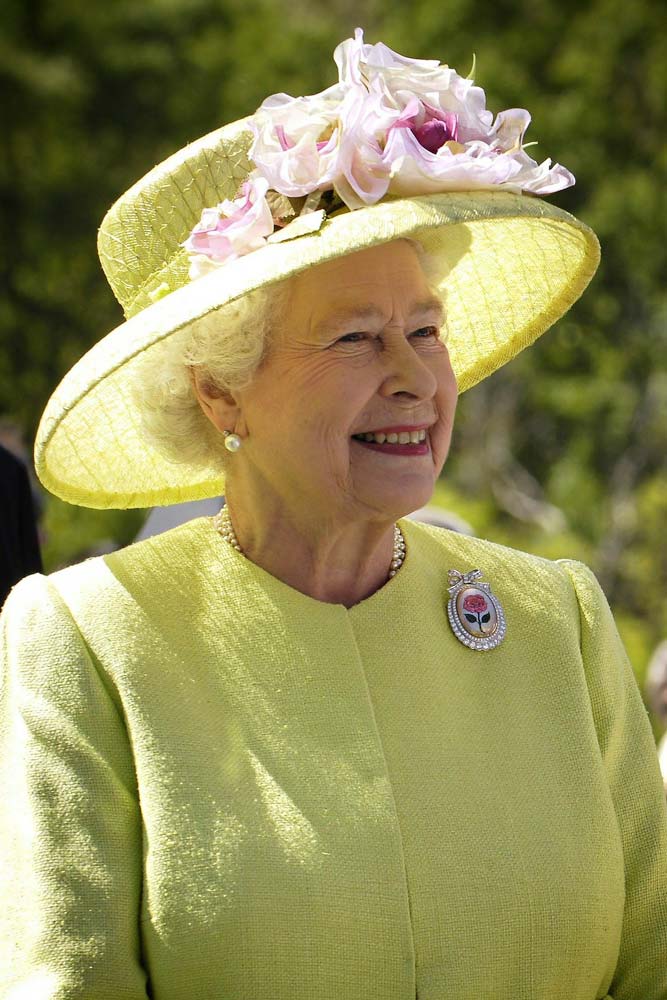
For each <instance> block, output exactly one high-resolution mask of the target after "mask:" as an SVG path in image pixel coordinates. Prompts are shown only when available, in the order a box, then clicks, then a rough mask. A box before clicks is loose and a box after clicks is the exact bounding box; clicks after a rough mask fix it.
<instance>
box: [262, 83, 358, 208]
mask: <svg viewBox="0 0 667 1000" xmlns="http://www.w3.org/2000/svg"><path fill="white" fill-rule="evenodd" d="M344 96H345V94H344V91H343V90H342V89H341V88H340V87H338V86H336V87H330V88H329V90H325V91H323V92H322V93H321V94H316V95H315V96H314V97H290V96H289V95H288V94H274V95H273V96H272V97H268V98H267V99H266V100H265V101H264V102H263V104H262V105H261V106H260V107H259V109H258V110H257V111H256V113H255V114H254V115H253V117H252V119H251V120H250V123H249V124H250V128H251V129H252V132H253V134H254V136H255V139H254V142H253V144H252V146H251V148H250V151H249V154H248V155H249V157H250V159H251V160H252V161H253V162H254V163H255V165H256V166H257V168H258V170H259V171H260V172H261V174H262V176H263V177H265V178H266V179H267V181H268V183H269V187H271V188H273V190H274V191H279V192H280V193H281V194H284V195H287V196H288V197H290V198H299V197H301V196H303V195H307V194H310V193H311V192H313V191H318V190H319V191H325V190H327V189H330V188H331V187H332V185H333V181H334V178H335V176H336V161H337V157H338V145H339V143H338V138H339V109H340V105H341V101H342V100H343V99H344Z"/></svg>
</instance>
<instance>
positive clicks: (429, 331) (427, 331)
mask: <svg viewBox="0 0 667 1000" xmlns="http://www.w3.org/2000/svg"><path fill="white" fill-rule="evenodd" d="M438 332H439V331H438V328H437V326H421V327H420V328H419V329H418V330H415V331H414V332H413V333H411V334H410V336H411V337H418V338H419V339H420V340H424V339H427V338H428V337H437V336H438Z"/></svg>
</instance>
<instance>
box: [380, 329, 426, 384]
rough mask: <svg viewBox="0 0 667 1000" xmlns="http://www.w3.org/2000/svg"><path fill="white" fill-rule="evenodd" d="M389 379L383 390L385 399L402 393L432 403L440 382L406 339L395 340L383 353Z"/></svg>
mask: <svg viewBox="0 0 667 1000" xmlns="http://www.w3.org/2000/svg"><path fill="white" fill-rule="evenodd" d="M382 355H383V361H384V365H385V370H386V378H385V380H384V382H383V383H382V388H381V390H380V392H381V394H382V395H386V396H396V395H398V394H400V393H406V394H407V395H409V396H411V397H413V398H415V399H432V398H433V396H434V395H435V393H436V389H437V387H438V383H437V379H436V377H435V375H434V373H433V372H432V371H431V368H430V367H429V365H428V363H427V362H426V361H425V360H424V358H423V357H421V356H420V355H419V353H418V352H417V351H416V350H415V348H414V346H413V344H412V343H411V341H410V340H409V339H408V338H407V337H405V336H401V337H400V338H395V339H394V338H392V341H391V342H390V343H387V342H386V343H385V345H384V351H383V352H382Z"/></svg>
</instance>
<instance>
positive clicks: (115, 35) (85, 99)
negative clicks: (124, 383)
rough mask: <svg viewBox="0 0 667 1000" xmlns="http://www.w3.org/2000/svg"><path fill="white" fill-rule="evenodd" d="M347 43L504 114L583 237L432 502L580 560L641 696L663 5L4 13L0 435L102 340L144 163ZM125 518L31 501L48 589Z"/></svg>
mask: <svg viewBox="0 0 667 1000" xmlns="http://www.w3.org/2000/svg"><path fill="white" fill-rule="evenodd" d="M357 24H360V25H362V26H363V27H364V29H365V32H366V39H367V40H368V41H377V40H380V39H381V40H383V41H385V42H386V43H387V44H389V45H390V46H391V47H393V48H395V49H397V50H398V51H400V52H402V53H404V54H406V55H410V56H413V57H428V58H433V57H436V58H439V59H440V60H441V61H442V62H447V63H449V64H450V65H452V66H455V67H457V69H458V70H459V72H461V73H463V74H465V73H467V71H468V68H469V67H470V64H471V60H472V54H473V52H474V53H476V56H477V71H476V82H477V83H479V84H480V85H481V86H482V87H484V89H485V90H486V92H487V99H488V106H489V107H490V108H491V109H492V110H493V111H498V110H500V109H502V108H509V107H527V108H529V109H530V111H531V113H532V115H533V125H532V126H531V130H530V132H529V135H528V139H529V140H533V139H537V140H539V146H538V147H536V150H535V151H534V153H533V155H535V156H536V157H538V158H540V159H541V158H544V157H545V156H547V155H551V156H552V157H553V158H554V159H557V160H560V161H562V162H564V163H565V164H566V165H567V166H568V167H570V168H571V169H572V170H573V172H574V173H575V175H576V177H577V185H576V187H575V188H573V189H571V190H569V191H566V192H562V193H560V194H559V195H557V196H554V199H553V200H554V201H556V202H557V203H558V204H559V205H561V206H562V207H563V208H565V209H567V210H569V211H572V212H574V213H575V214H577V215H579V216H580V217H581V218H582V219H584V220H585V221H586V222H588V223H589V224H590V225H591V226H593V228H594V229H595V230H596V231H597V233H598V234H599V236H600V239H601V241H602V245H603V263H602V266H601V269H600V272H599V274H598V276H597V277H596V279H595V280H594V283H593V284H592V286H591V288H590V289H589V291H588V292H587V294H586V295H585V296H584V298H583V299H582V300H581V302H580V303H578V304H577V306H576V307H575V308H574V309H573V310H572V311H571V312H570V313H569V315H568V316H567V317H565V318H564V319H563V320H562V321H561V322H560V324H559V325H558V326H557V327H555V328H554V329H553V330H552V331H550V332H549V333H548V334H547V335H546V336H545V337H543V338H542V340H541V341H540V342H539V343H538V344H537V345H536V346H535V347H534V348H532V349H531V350H530V351H528V352H526V353H525V354H523V355H521V356H520V357H519V358H517V359H516V361H514V362H513V363H512V364H510V365H508V366H507V367H506V368H505V369H503V370H502V371H501V372H499V373H497V374H496V375H495V376H493V377H492V378H491V379H489V380H488V381H487V382H485V383H483V384H482V385H481V386H479V387H477V388H475V389H473V390H471V391H470V392H469V393H467V394H466V396H465V397H464V398H463V399H462V400H461V404H460V411H459V417H458V422H457V428H456V437H455V443H454V447H453V451H452V455H451V457H450V459H449V461H448V463H447V466H446V468H445V472H444V475H443V478H442V481H441V483H440V484H439V488H438V492H437V495H436V498H437V500H438V501H440V502H442V503H444V504H446V505H447V506H448V507H450V508H452V509H453V510H455V511H456V512H458V513H459V514H460V515H462V516H463V517H464V518H465V519H466V520H468V521H469V522H470V523H471V525H472V526H473V528H474V530H475V531H476V532H477V533H478V534H481V535H486V536H489V537H492V538H495V539H497V540H500V541H502V542H505V543H508V544H510V545H514V546H518V547H521V548H525V549H528V550H530V551H533V552H536V553H539V554H542V555H546V556H550V557H560V556H571V557H575V558H581V559H584V560H586V561H587V562H589V563H590V564H591V565H592V566H593V568H594V569H595V571H596V572H597V573H598V576H599V578H600V579H601V582H602V584H603V586H604V588H605V590H606V592H607V595H608V597H609V599H610V601H611V603H612V606H613V607H614V610H615V613H616V615H617V619H618V621H619V625H620V627H621V631H622V632H623V635H624V638H625V640H626V643H627V645H628V647H629V650H630V653H631V656H632V658H633V660H634V663H635V665H636V669H637V672H638V675H639V678H640V680H641V679H642V674H643V671H644V670H645V667H646V664H647V661H648V658H649V655H650V652H651V650H652V648H653V646H654V645H655V643H656V642H657V641H658V640H659V639H661V638H663V637H665V636H666V635H667V604H666V602H665V593H666V591H667V547H666V546H665V538H664V535H665V523H666V516H667V462H666V459H665V454H666V451H667V291H666V288H667V281H666V278H667V267H666V263H667V248H666V245H667V240H666V234H665V220H666V219H667V143H666V141H665V135H666V134H667V111H666V106H667V104H666V101H665V97H666V96H667V19H666V18H665V10H664V4H663V0H632V3H628V2H627V0H591V2H590V3H587V4H586V3H584V4H582V3H581V2H579V0H576V2H575V0H520V2H514V3H510V2H508V0H474V2H473V0H448V2H447V3H442V2H441V0H414V2H411V3H407V2H401V3H397V2H395V0H383V2H380V0H357V2H355V3H351V2H349V0H328V2H327V3H326V4H323V3H321V2H314V3H313V2H307V0H292V2H291V3H289V4H284V3H282V2H280V0H217V2H216V0H141V2H140V3H137V2H136V0H114V2H113V3H104V4H103V3H90V2H83V0H59V2H58V3H57V4H53V3H46V2H44V0H32V2H31V3H30V4H26V3H24V2H23V0H5V4H4V7H3V21H2V26H1V28H0V80H1V88H2V94H1V98H0V100H1V101H2V106H3V114H4V120H5V126H4V129H3V136H4V140H5V141H4V150H3V156H2V157H0V198H1V200H2V212H1V220H2V221H1V223H0V224H1V225H2V227H3V232H2V239H1V240H0V246H1V250H0V253H1V254H2V257H1V262H0V266H1V268H2V277H3V289H4V294H3V295H2V297H1V299H0V414H3V415H4V416H6V417H9V418H11V419H13V420H14V421H16V422H17V423H18V424H19V425H20V426H21V427H22V428H23V430H24V433H25V436H26V439H27V440H28V441H30V440H31V439H32V436H33V435H34V431H35V429H36V425H37V421H38V418H39V415H40V413H41V411H42V408H43V406H44V404H45V402H46V399H47V398H48V396H49V394H50V392H51V391H52V389H53V388H54V386H55V384H56V383H57V381H58V380H59V378H60V377H61V376H62V375H63V374H64V373H65V371H66V370H67V369H68V368H69V367H70V366H71V365H72V364H73V362H74V361H75V360H76V359H77V358H78V357H79V356H80V355H81V353H82V352H83V351H84V350H85V349H86V348H88V347H89V346H90V345H91V344H92V343H93V342H94V341H95V340H97V339H99V337H101V336H102V335H103V334H105V333H106V332H107V331H108V330H110V329H111V328H112V327H113V326H115V325H117V323H119V322H120V320H121V315H120V310H119V308H118V306H117V305H116V303H115V302H114V300H113V297H112V295H111V292H110V290H109V289H108V287H107V286H106V284H105V281H104V279H103V276H102V274H101V271H100V269H99V266H98V264H97V261H96V252H95V237H96V227H97V225H98V223H99V221H100V219H101V218H102V216H103V214H104V212H105V211H106V209H107V208H108V207H109V205H110V204H111V203H112V202H113V201H114V200H115V199H116V198H117V197H118V196H119V195H120V194H121V193H122V192H123V191H124V190H125V189H126V188H127V187H129V186H130V184H132V183H133V182H134V181H135V180H136V179H137V178H138V177H140V176H141V175H142V174H143V173H145V172H146V171H147V170H148V169H149V168H150V167H152V166H153V164H154V163H156V162H159V161H160V160H161V159H163V158H164V157H165V156H167V155H168V154H169V153H171V152H173V151H174V150H176V149H177V148H179V147H180V146H182V145H183V144H184V143H186V142H188V141H190V140H192V139H195V138H197V137H198V136H199V135H201V134H203V133H204V132H206V131H209V130H211V129H213V128H216V127H217V126H218V125H220V124H221V123H224V122H226V121H231V120H233V119H235V118H238V117H241V116H243V115H245V114H249V113H252V112H253V111H254V109H255V108H256V107H257V106H258V105H259V103H260V102H261V101H262V100H263V98H264V97H265V96H267V95H268V94H269V93H273V92H276V91H287V92H289V93H292V94H300V93H313V92H315V91H317V90H320V89H322V88H323V87H325V86H327V85H329V84H330V83H332V82H333V81H334V79H335V66H334V64H333V61H332V59H331V53H332V51H333V48H334V46H335V45H336V44H337V43H338V42H339V41H340V40H341V39H343V38H345V37H347V36H349V35H350V34H351V33H352V32H353V30H354V28H355V26H356V25H357ZM141 518H142V515H141V514H137V513H136V512H133V513H127V512H93V511H85V510H81V509H77V508H73V507H69V506H68V505H66V504H62V503H60V502H59V501H56V500H55V499H51V498H48V499H47V500H46V514H45V530H46V550H45V552H46V562H47V568H53V567H55V566H57V565H59V564H62V563H63V562H66V561H69V560H71V559H74V558H76V557H77V556H78V555H80V554H81V552H83V551H84V550H87V549H90V548H91V547H92V546H94V545H95V544H97V543H98V542H99V541H100V539H103V538H108V539H113V540H115V541H116V542H120V543H125V542H128V541H130V540H131V538H132V537H133V535H134V533H135V532H136V530H137V527H138V524H139V523H140V521H141Z"/></svg>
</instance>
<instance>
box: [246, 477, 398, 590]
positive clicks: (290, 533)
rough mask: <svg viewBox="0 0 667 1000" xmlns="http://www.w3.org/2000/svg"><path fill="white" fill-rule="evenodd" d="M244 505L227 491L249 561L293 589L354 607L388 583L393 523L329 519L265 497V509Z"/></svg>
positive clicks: (388, 521)
mask: <svg viewBox="0 0 667 1000" xmlns="http://www.w3.org/2000/svg"><path fill="white" fill-rule="evenodd" d="M244 500H245V498H244V497H243V496H240V495H238V493H237V492H236V491H234V490H233V489H229V490H228V493H227V503H228V510H229V514H230V516H231V521H232V524H233V527H234V531H235V534H236V537H237V539H238V542H239V545H240V547H241V550H242V552H243V554H244V556H246V558H248V559H250V560H251V561H252V562H253V563H255V564H256V565H257V566H260V567H261V568H262V569H264V570H266V572H267V573H270V574H271V576H275V577H276V578H277V579H279V580H282V581H283V583H286V584H288V586H290V587H293V588H294V589H295V590H298V591H300V592H301V593H302V594H307V595H308V596H309V597H313V598H314V599H315V600H317V601H324V602H326V603H328V604H343V605H345V607H347V608H350V607H352V606H353V605H355V604H358V603H359V602H360V601H363V600H364V599H365V598H367V597H370V595H371V594H374V593H375V591H376V590H379V588H380V587H382V586H383V585H384V584H385V583H386V582H387V580H388V578H389V571H390V566H391V560H392V555H393V542H394V537H393V524H394V522H393V521H390V520H382V521H376V520H372V521H365V520H349V521H347V522H346V521H345V520H344V518H343V517H340V518H338V519H335V518H331V519H329V520H324V519H322V518H319V519H318V518H314V517H309V516H308V514H307V513H306V512H297V511H291V510H289V509H287V508H286V507H285V505H284V504H279V503H273V504H271V503H268V502H267V500H266V498H265V499H264V500H263V502H262V503H261V504H253V503H252V502H248V501H246V502H244Z"/></svg>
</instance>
